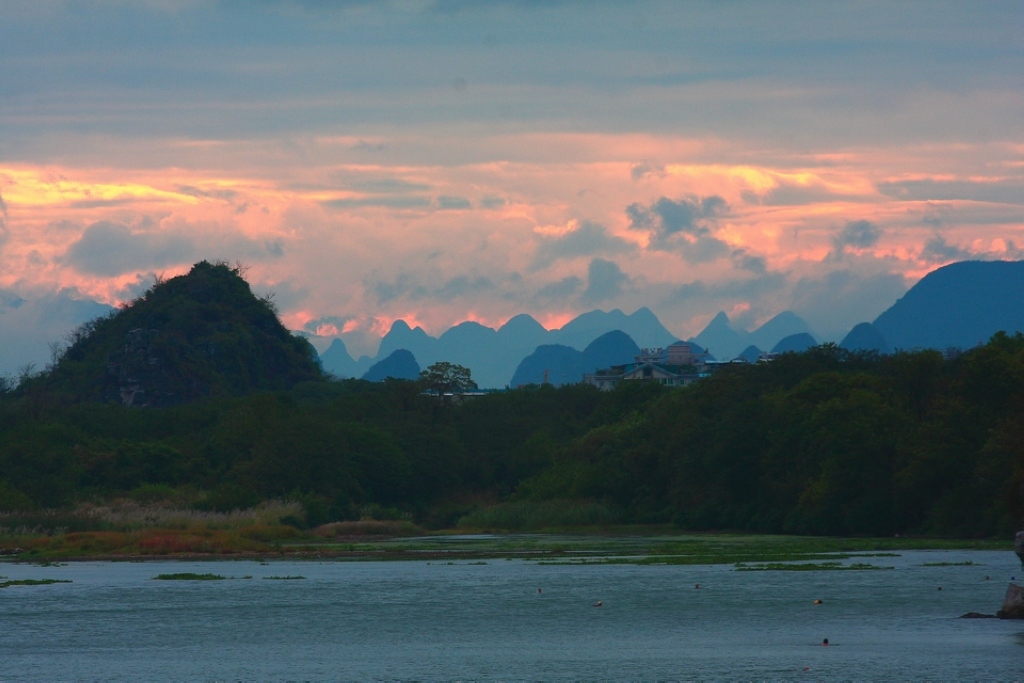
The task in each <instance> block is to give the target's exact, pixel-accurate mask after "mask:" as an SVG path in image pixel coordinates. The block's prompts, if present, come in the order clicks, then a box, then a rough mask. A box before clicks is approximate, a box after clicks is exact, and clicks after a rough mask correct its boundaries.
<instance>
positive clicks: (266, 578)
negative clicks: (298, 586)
mask: <svg viewBox="0 0 1024 683" xmlns="http://www.w3.org/2000/svg"><path fill="white" fill-rule="evenodd" d="M305 579H306V577H305V576H264V577H263V580H264V581H305Z"/></svg>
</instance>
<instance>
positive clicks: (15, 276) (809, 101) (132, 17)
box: [0, 0, 1024, 373]
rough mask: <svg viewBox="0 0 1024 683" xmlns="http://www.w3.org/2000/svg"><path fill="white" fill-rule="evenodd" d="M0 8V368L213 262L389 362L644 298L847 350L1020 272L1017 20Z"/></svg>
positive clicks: (841, 8)
mask: <svg viewBox="0 0 1024 683" xmlns="http://www.w3.org/2000/svg"><path fill="white" fill-rule="evenodd" d="M3 15H4V16H3V21H2V22H0V64H2V65H3V68H2V69H0V373H5V372H13V371H14V369H16V368H17V367H21V365H22V364H24V363H27V362H30V361H31V362H36V363H43V362H45V358H46V356H47V354H48V353H49V352H48V351H47V349H48V347H49V346H52V345H53V344H54V343H58V342H59V341H60V340H61V339H62V338H63V335H64V334H65V333H66V332H67V331H68V329H70V328H71V327H73V326H74V325H77V324H80V323H81V322H83V321H84V320H85V319H88V317H90V316H92V315H96V313H97V311H102V310H104V308H103V306H101V304H102V305H112V306H116V305H118V304H120V303H124V302H127V301H131V300H132V299H133V298H135V297H137V296H139V295H140V294H141V293H142V292H143V291H145V289H146V288H147V287H149V286H151V285H152V284H153V282H154V281H155V278H158V277H164V278H166V277H171V276H174V275H177V274H181V273H184V272H187V270H188V269H189V267H190V266H191V265H192V264H193V263H195V262H196V261H199V260H202V259H207V260H211V261H212V260H224V261H227V262H229V263H232V264H236V263H237V264H241V265H243V266H244V268H245V273H246V278H247V279H248V280H249V281H250V283H251V284H252V287H253V289H254V291H256V292H257V294H260V295H272V296H273V297H274V301H275V303H276V305H277V307H278V309H279V311H280V314H281V317H282V320H283V321H284V323H285V324H286V325H287V326H288V327H289V328H291V329H294V330H303V331H305V332H308V333H312V334H316V335H319V336H321V337H322V338H323V340H326V339H329V338H330V337H332V336H336V335H342V337H343V339H345V341H346V343H347V345H348V346H349V349H350V351H351V352H352V353H353V354H354V355H359V354H360V353H368V354H371V355H372V354H373V352H374V351H375V349H376V345H377V342H378V340H379V338H380V337H381V336H382V335H383V334H384V333H386V332H387V331H388V329H390V326H391V324H392V323H393V322H394V321H395V320H398V319H403V320H405V321H406V322H408V323H409V324H410V325H420V326H422V327H423V328H424V329H425V330H426V331H427V332H429V333H431V334H434V335H437V334H440V333H441V332H443V331H444V330H445V329H447V328H448V327H450V326H452V325H455V324H457V323H459V322H463V321H466V320H473V321H477V322H480V323H482V324H485V325H488V326H490V327H498V326H500V325H501V324H502V323H504V322H505V321H506V320H508V319H509V318H511V317H512V316H514V315H516V314H519V313H528V314H530V315H532V316H533V317H534V318H536V319H537V320H538V321H540V322H541V323H542V324H543V325H545V326H546V327H548V328H555V327H559V326H561V325H563V324H565V323H566V322H568V321H569V320H571V319H572V318H573V317H575V316H577V315H579V314H580V313H583V312H586V311H590V310H594V309H601V310H611V309H614V308H618V309H621V310H623V311H624V312H626V313H632V312H633V311H635V310H636V309H638V308H640V307H642V306H646V307H648V308H650V309H651V310H652V311H654V313H655V314H656V315H657V316H658V317H659V319H660V320H661V321H662V323H663V324H664V325H665V326H666V327H667V328H668V329H669V330H670V331H672V332H673V333H675V334H677V335H678V336H680V337H681V338H687V337H690V336H693V335H696V334H697V333H698V332H700V330H701V329H702V328H703V327H704V325H706V324H707V323H708V322H709V321H710V320H711V318H712V317H713V316H714V315H715V314H716V313H717V312H719V311H725V312H726V313H727V314H728V315H729V317H730V319H731V320H733V321H734V323H735V325H736V326H737V327H738V328H746V329H750V328H753V327H756V326H757V325H759V324H761V323H763V322H765V321H766V320H768V319H770V318H771V317H772V316H774V315H776V314H778V313H780V312H782V311H785V310H791V311H793V312H795V313H796V314H798V315H800V316H801V317H802V318H804V320H806V321H807V323H808V324H809V325H810V326H811V328H812V330H813V331H814V332H815V333H816V335H817V336H818V338H819V340H838V339H841V337H842V336H843V335H844V334H845V333H846V332H847V331H848V330H849V329H850V328H851V327H852V326H853V325H855V324H857V323H859V322H863V321H869V320H872V319H874V318H875V317H876V316H877V315H878V314H879V313H881V312H882V311H883V310H885V309H886V308H888V307H889V306H890V305H892V304H893V303H894V302H895V301H896V299H898V298H899V297H900V296H901V295H902V294H903V293H904V292H905V291H906V290H907V289H908V288H909V287H910V286H912V285H913V284H914V283H915V282H916V281H917V280H919V279H920V278H921V277H923V276H924V275H925V274H926V273H928V272H930V271H932V270H934V269H935V268H938V267H940V266H942V265H945V264H947V263H951V262H954V261H960V260H965V259H985V260H993V259H1008V260H1018V259H1021V258H1022V253H1024V3H1021V2H1019V1H1018V0H1010V1H1007V2H999V1H998V0H993V1H990V2H984V3H964V2H943V1H942V0H932V1H929V2H923V1H922V2H869V1H864V2H843V3H838V2H834V3H833V2H791V1H785V2H742V1H738V0H723V1H721V2H602V1H600V0H596V1H593V2H572V1H569V0H566V1H561V2H560V1H554V0H553V1H551V2H544V1H543V0H508V1H504V2H503V1H500V0H493V1H482V2H468V1H466V2H460V1H454V0H453V1H449V2H445V1H442V0H434V1H431V0H393V1H390V2H389V1H387V0H385V1H383V2H373V3H370V2H359V1H352V2H327V1H317V0H305V1H300V0H293V1H284V0H282V1H280V2H275V1H270V0H265V1H252V2H242V1H241V0H238V1H230V0H224V1H221V2H214V1H203V0H181V1H175V2H172V1H171V0H151V1H149V2H145V1H142V2H121V1H113V0H111V1H109V2H103V1H97V2H58V1H55V0H41V1H39V2H32V3H10V4H5V6H4V12H3ZM323 340H317V341H318V343H321V344H322V342H323Z"/></svg>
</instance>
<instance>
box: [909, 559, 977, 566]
mask: <svg viewBox="0 0 1024 683" xmlns="http://www.w3.org/2000/svg"><path fill="white" fill-rule="evenodd" d="M921 566H922V567H983V566H984V565H980V564H977V565H976V564H975V563H973V562H971V561H970V560H967V561H966V562H925V563H924V564H922V565H921Z"/></svg>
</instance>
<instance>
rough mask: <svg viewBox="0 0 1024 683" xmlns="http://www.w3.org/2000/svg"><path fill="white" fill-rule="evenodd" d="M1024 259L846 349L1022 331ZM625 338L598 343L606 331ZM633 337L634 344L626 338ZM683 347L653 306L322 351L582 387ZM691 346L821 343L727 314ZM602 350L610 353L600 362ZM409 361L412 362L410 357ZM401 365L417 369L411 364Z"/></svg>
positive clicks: (927, 282) (344, 358)
mask: <svg viewBox="0 0 1024 683" xmlns="http://www.w3.org/2000/svg"><path fill="white" fill-rule="evenodd" d="M1022 303H1024V261H1013V262H1007V261H984V262H982V261H965V262H961V263H954V264H951V265H948V266H945V267H943V268H939V269H938V270H935V271H934V272H932V273H929V274H928V275H926V276H925V277H924V278H922V279H921V281H920V282H918V283H917V284H916V285H915V286H914V287H912V288H911V289H910V290H909V291H908V292H907V293H906V294H905V295H904V296H903V297H902V298H901V299H900V300H899V301H897V302H896V303H895V304H893V305H892V306H891V307H890V308H889V309H888V310H886V311H885V312H884V313H882V314H881V315H880V316H878V318H876V319H875V320H874V321H873V322H870V323H869V322H864V323H861V324H859V325H857V326H856V327H854V328H853V329H852V330H851V331H850V333H849V334H847V335H846V337H845V338H844V339H843V340H842V342H841V344H840V345H841V346H843V347H844V348H849V349H872V350H877V351H880V352H882V353H889V352H891V351H895V350H898V349H913V348H937V349H945V348H948V347H960V348H966V347H971V346H974V345H976V344H978V343H980V342H984V341H986V340H988V339H989V338H990V337H991V336H992V335H993V334H994V333H996V332H998V331H1000V330H1004V331H1006V332H1009V333H1013V332H1017V331H1024V305H1022ZM613 331H618V332H621V333H622V335H621V336H614V335H613V336H612V337H609V338H607V339H603V341H602V345H604V346H602V345H598V346H597V347H595V348H591V344H593V343H595V340H598V339H599V338H603V337H605V336H606V335H607V334H608V333H609V332H613ZM627 339H628V342H627V341H626V340H627ZM673 341H676V337H675V336H674V335H673V334H672V333H671V332H669V331H668V330H667V329H666V328H665V327H664V326H663V325H662V324H661V322H660V321H659V320H658V319H657V317H656V316H655V315H654V314H653V313H652V312H651V311H650V310H649V309H647V308H641V309H639V310H637V311H636V312H635V313H633V314H632V315H626V314H624V313H623V312H622V311H619V310H613V311H610V312H607V313H606V312H604V311H590V312H589V313H584V314H583V315H581V316H579V317H578V318H576V319H574V320H572V321H571V322H570V323H568V324H567V325H565V327H563V328H561V329H558V330H545V329H544V327H543V326H542V325H541V324H540V323H538V322H537V321H536V320H534V319H533V318H532V317H530V316H529V315H518V316H516V317H514V318H512V319H510V320H509V321H508V322H507V323H505V325H503V326H502V327H500V328H499V329H497V330H494V329H491V328H489V327H486V326H484V325H480V324H479V323H475V322H464V323H461V324H459V325H456V326H455V327H452V328H451V329H449V330H447V331H446V332H445V333H444V334H442V335H441V336H440V337H437V338H435V337H432V336H430V335H428V334H427V333H426V332H424V331H423V330H422V329H421V328H419V327H416V328H410V327H409V325H407V324H406V323H405V322H404V321H401V320H399V321H396V322H395V323H394V325H393V326H392V328H391V331H390V332H389V333H388V334H387V336H385V337H384V339H383V340H382V341H381V345H380V350H379V352H378V354H377V357H376V358H369V357H366V356H364V357H362V358H360V359H359V360H354V359H353V358H352V357H351V356H350V355H349V354H348V352H347V350H346V349H345V345H344V343H343V342H342V341H341V340H340V339H335V340H334V342H333V343H332V344H331V346H330V347H329V348H328V349H326V350H325V351H324V352H323V353H321V354H320V360H321V363H322V364H323V366H324V369H326V370H328V371H330V372H332V373H334V374H335V375H338V376H341V377H362V376H364V375H365V374H366V373H367V372H368V371H369V370H370V368H371V366H373V365H374V363H376V362H378V361H379V360H384V359H386V358H388V357H389V356H390V355H391V354H393V353H394V352H395V351H398V350H399V349H404V350H407V351H409V352H410V353H411V354H412V356H413V358H414V360H415V361H416V363H417V364H418V366H419V367H421V368H422V367H426V366H428V365H430V364H431V363H435V362H437V361H449V362H452V363H458V364H459V365H464V366H466V367H468V368H470V370H471V371H472V373H473V378H474V379H475V380H476V381H477V383H478V384H479V385H480V386H481V387H483V388H495V387H503V386H506V385H508V386H517V385H519V384H529V383H537V382H541V381H543V377H544V371H545V370H547V372H548V381H550V382H551V383H552V384H561V383H564V382H568V381H579V378H580V377H581V376H582V375H583V373H586V372H592V371H593V370H594V369H595V367H591V365H593V364H594V363H595V362H596V363H597V366H596V367H607V366H610V365H616V364H621V363H626V362H629V361H631V360H632V356H633V355H635V354H636V353H637V351H634V350H633V349H634V348H636V347H664V346H668V345H669V344H671V343H672V342H673ZM688 341H690V342H693V343H695V344H697V345H698V346H700V347H702V348H704V349H707V350H708V352H709V353H710V354H711V355H712V356H713V357H714V358H716V359H718V360H731V359H733V358H737V357H743V358H746V359H756V358H757V356H758V355H759V354H760V353H761V352H763V351H772V352H776V353H779V352H784V351H802V350H805V349H807V348H809V347H810V346H813V345H815V344H817V343H819V340H818V339H816V338H815V337H814V335H813V333H812V331H811V330H810V328H809V327H808V325H807V323H805V322H804V321H803V320H802V319H801V318H800V317H799V316H797V315H796V314H795V313H792V312H790V311H784V312H782V313H780V314H778V315H777V316H775V317H774V318H772V319H771V320H769V321H768V322H766V323H765V324H764V325H761V326H760V327H758V328H757V329H755V330H753V331H749V332H748V331H744V330H737V329H735V328H734V327H733V326H732V323H731V322H730V320H729V317H728V316H727V315H726V314H725V313H724V312H723V313H719V314H718V315H716V316H715V317H714V318H713V319H712V320H711V322H710V323H709V324H708V325H707V327H705V328H704V329H703V330H702V331H701V332H700V334H698V335H696V336H695V337H691V338H690V339H689V340H688ZM598 349H604V351H602V352H601V353H604V352H605V351H607V353H606V355H603V356H602V355H599V354H598ZM405 360H406V361H408V359H407V358H406V359H405ZM404 367H406V368H409V367H411V366H410V365H409V364H408V363H406V364H405V365H404Z"/></svg>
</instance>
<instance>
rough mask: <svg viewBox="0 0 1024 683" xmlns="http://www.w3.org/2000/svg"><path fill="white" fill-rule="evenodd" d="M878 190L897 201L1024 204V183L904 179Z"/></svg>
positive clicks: (887, 184) (1017, 180)
mask: <svg viewBox="0 0 1024 683" xmlns="http://www.w3.org/2000/svg"><path fill="white" fill-rule="evenodd" d="M878 191H879V192H881V193H882V194H885V195H888V196H889V197H894V198H896V199H903V200H912V201H942V200H945V201H950V200H957V199H960V200H966V201H974V202H991V203H995V204H1017V205H1024V181H1022V180H1019V179H1013V180H985V181H983V182H974V181H970V180H931V179H924V180H902V181H897V182H888V183H879V184H878Z"/></svg>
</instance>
